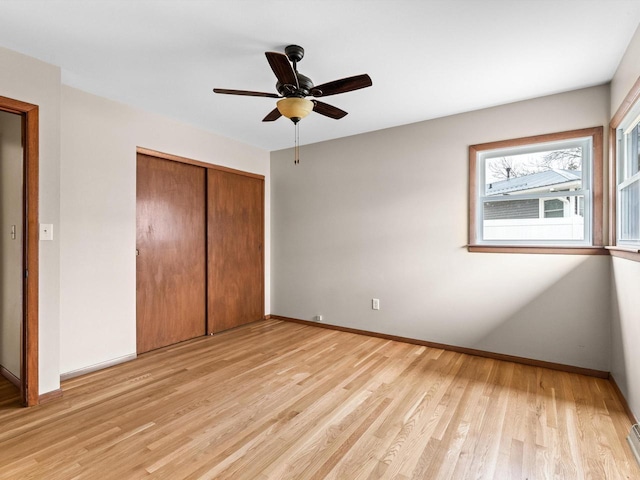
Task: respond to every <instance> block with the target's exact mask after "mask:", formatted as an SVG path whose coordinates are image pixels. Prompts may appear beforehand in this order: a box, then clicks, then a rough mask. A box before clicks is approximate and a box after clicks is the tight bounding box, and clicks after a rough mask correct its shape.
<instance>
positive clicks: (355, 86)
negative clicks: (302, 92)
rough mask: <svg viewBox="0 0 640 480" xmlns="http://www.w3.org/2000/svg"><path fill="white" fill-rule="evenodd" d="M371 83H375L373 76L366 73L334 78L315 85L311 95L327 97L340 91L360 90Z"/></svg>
mask: <svg viewBox="0 0 640 480" xmlns="http://www.w3.org/2000/svg"><path fill="white" fill-rule="evenodd" d="M371 85H373V82H372V81H371V77H369V75H367V74H366V73H364V74H362V75H356V76H354V77H347V78H341V79H340V80H334V81H333V82H327V83H323V84H322V85H318V86H315V87H313V89H312V90H311V95H313V96H314V97H327V96H329V95H336V94H338V93H345V92H351V91H353V90H359V89H361V88H366V87H370V86H371Z"/></svg>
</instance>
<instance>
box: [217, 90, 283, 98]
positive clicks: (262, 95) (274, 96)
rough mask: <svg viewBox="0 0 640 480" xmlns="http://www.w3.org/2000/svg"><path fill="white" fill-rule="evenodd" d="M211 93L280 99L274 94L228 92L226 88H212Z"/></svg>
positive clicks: (247, 91)
mask: <svg viewBox="0 0 640 480" xmlns="http://www.w3.org/2000/svg"><path fill="white" fill-rule="evenodd" d="M213 91H214V92H215V93H226V94H227V95H246V96H247V97H268V98H280V95H278V94H276V93H265V92H251V91H249V90H229V89H226V88H214V89H213Z"/></svg>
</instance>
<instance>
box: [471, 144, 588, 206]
mask: <svg viewBox="0 0 640 480" xmlns="http://www.w3.org/2000/svg"><path fill="white" fill-rule="evenodd" d="M484 168H485V171H484V176H485V193H484V194H485V195H490V196H493V195H522V194H531V193H540V192H552V191H559V190H576V189H581V188H582V148H581V147H574V148H562V149H556V150H548V151H542V152H534V153H523V154H518V155H509V156H497V157H492V158H486V160H485V162H484Z"/></svg>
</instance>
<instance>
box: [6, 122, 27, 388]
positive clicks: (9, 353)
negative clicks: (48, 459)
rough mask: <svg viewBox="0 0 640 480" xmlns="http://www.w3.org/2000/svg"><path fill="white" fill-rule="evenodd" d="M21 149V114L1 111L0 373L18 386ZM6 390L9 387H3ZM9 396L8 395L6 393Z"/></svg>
mask: <svg viewBox="0 0 640 480" xmlns="http://www.w3.org/2000/svg"><path fill="white" fill-rule="evenodd" d="M23 185H24V153H23V149H22V117H21V116H20V115H18V114H15V113H10V112H2V111H0V257H1V259H2V261H1V262H0V374H2V376H3V377H4V378H5V379H6V380H8V381H9V383H10V384H13V385H14V387H15V388H16V391H17V392H19V391H20V389H21V383H22V381H21V373H20V363H21V360H20V349H21V344H22V341H21V333H20V331H21V329H22V318H23V316H24V314H23V302H24V295H23V285H22V283H23V271H24V265H23V258H22V257H23V255H22V252H23V250H24V237H23V235H24V226H23V223H24V221H23V220H24V202H23V200H24V188H23ZM6 391H7V392H9V391H10V390H9V388H8V387H7V389H6ZM9 396H11V395H9Z"/></svg>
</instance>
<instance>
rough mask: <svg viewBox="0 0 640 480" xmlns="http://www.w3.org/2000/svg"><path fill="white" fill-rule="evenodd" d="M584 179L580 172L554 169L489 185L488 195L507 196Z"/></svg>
mask: <svg viewBox="0 0 640 480" xmlns="http://www.w3.org/2000/svg"><path fill="white" fill-rule="evenodd" d="M581 179H582V171H580V170H562V169H559V168H554V169H552V170H546V171H544V172H538V173H532V174H531V175H523V176H522V177H514V178H510V179H508V180H500V181H499V182H492V183H489V184H488V185H487V195H506V194H509V193H515V192H522V191H525V190H532V189H534V188H542V187H550V186H552V185H558V184H561V183H567V182H573V181H576V180H581Z"/></svg>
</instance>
